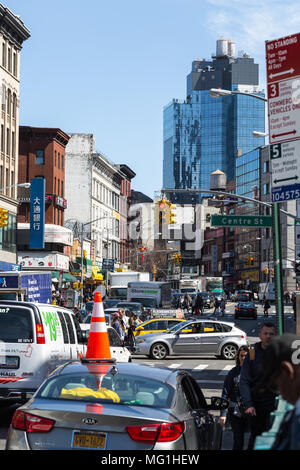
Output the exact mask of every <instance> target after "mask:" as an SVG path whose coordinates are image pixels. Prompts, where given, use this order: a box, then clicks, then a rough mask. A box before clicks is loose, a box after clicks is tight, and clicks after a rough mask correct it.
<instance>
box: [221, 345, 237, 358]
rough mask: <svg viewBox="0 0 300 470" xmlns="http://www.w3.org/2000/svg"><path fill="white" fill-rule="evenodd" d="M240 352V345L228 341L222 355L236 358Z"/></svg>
mask: <svg viewBox="0 0 300 470" xmlns="http://www.w3.org/2000/svg"><path fill="white" fill-rule="evenodd" d="M237 352H238V347H237V346H236V345H235V344H232V343H228V344H225V346H223V348H222V351H221V357H222V359H227V360H231V359H235V358H236V355H237Z"/></svg>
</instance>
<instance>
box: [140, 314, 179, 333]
mask: <svg viewBox="0 0 300 470" xmlns="http://www.w3.org/2000/svg"><path fill="white" fill-rule="evenodd" d="M182 321H186V320H185V319H183V318H152V319H151V320H147V321H145V322H144V323H141V324H140V325H138V326H136V327H135V329H134V331H133V334H134V336H140V335H145V334H149V333H164V332H165V331H167V330H168V329H169V328H172V326H175V325H178V323H179V322H182Z"/></svg>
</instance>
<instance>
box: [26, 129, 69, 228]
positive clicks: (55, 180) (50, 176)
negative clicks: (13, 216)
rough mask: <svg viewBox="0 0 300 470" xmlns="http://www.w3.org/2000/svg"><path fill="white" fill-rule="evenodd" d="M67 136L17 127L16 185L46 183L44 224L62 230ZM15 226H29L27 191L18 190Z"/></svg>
mask: <svg viewBox="0 0 300 470" xmlns="http://www.w3.org/2000/svg"><path fill="white" fill-rule="evenodd" d="M69 138H70V137H69V136H68V135H67V134H66V133H65V132H63V131H62V130H61V129H57V128H39V127H28V126H20V128H19V142H20V148H19V168H18V170H19V177H18V183H25V182H30V180H31V179H32V178H35V177H37V176H39V177H43V178H45V180H46V206H45V223H46V224H54V225H61V226H64V211H65V209H66V207H67V201H66V200H65V148H66V145H67V143H68V141H69ZM18 196H19V201H20V207H19V214H18V222H20V223H28V222H30V190H27V191H26V189H24V188H19V191H18Z"/></svg>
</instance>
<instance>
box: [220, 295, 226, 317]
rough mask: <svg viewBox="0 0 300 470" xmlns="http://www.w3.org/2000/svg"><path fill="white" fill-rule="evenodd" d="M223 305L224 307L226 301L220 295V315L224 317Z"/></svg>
mask: <svg viewBox="0 0 300 470" xmlns="http://www.w3.org/2000/svg"><path fill="white" fill-rule="evenodd" d="M225 307H226V302H225V299H224V297H222V299H221V302H220V309H221V315H222V317H224V315H225Z"/></svg>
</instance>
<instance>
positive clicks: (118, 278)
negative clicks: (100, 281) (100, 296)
mask: <svg viewBox="0 0 300 470" xmlns="http://www.w3.org/2000/svg"><path fill="white" fill-rule="evenodd" d="M109 279H110V287H109V291H108V294H109V297H112V298H114V299H120V300H127V286H128V283H129V282H142V281H143V282H147V281H150V273H144V272H138V271H126V272H116V273H112V272H111V273H109Z"/></svg>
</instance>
